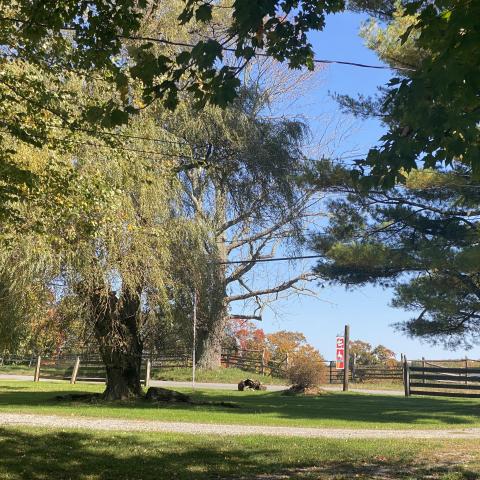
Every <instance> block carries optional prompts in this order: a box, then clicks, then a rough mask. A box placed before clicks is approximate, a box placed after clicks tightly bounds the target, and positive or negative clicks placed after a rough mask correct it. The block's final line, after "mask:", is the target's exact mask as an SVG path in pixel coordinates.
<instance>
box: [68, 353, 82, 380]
mask: <svg viewBox="0 0 480 480" xmlns="http://www.w3.org/2000/svg"><path fill="white" fill-rule="evenodd" d="M79 367H80V357H77V358H76V359H75V365H74V366H73V371H72V376H71V378H70V383H72V384H75V383H76V381H77V375H78V368H79Z"/></svg>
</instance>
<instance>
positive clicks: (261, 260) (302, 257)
mask: <svg viewBox="0 0 480 480" xmlns="http://www.w3.org/2000/svg"><path fill="white" fill-rule="evenodd" d="M322 257H323V255H298V256H295V257H277V258H259V259H257V260H228V261H225V262H216V263H217V265H238V264H246V263H265V262H289V261H291V260H305V259H308V258H322Z"/></svg>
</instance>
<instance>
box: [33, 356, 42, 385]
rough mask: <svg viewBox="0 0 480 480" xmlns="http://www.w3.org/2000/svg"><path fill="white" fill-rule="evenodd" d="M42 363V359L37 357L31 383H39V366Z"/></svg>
mask: <svg viewBox="0 0 480 480" xmlns="http://www.w3.org/2000/svg"><path fill="white" fill-rule="evenodd" d="M41 362H42V357H41V356H40V355H39V356H38V357H37V365H36V366H35V374H34V375H33V381H34V382H39V381H40V364H41Z"/></svg>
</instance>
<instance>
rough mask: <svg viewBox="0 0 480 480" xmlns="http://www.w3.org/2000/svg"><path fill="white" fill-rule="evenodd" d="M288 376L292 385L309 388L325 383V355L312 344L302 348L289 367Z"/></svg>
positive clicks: (296, 353)
mask: <svg viewBox="0 0 480 480" xmlns="http://www.w3.org/2000/svg"><path fill="white" fill-rule="evenodd" d="M287 378H288V380H289V381H290V382H291V384H292V385H294V386H296V387H298V388H300V389H303V390H305V389H307V388H311V387H317V386H319V385H321V384H322V383H325V381H326V379H327V367H326V365H325V363H324V359H323V357H322V356H321V355H320V353H318V351H317V350H316V349H315V348H313V347H312V346H311V345H305V346H304V347H302V348H300V349H299V350H298V351H297V352H295V355H294V356H293V358H292V361H291V364H290V365H289V367H288V368H287Z"/></svg>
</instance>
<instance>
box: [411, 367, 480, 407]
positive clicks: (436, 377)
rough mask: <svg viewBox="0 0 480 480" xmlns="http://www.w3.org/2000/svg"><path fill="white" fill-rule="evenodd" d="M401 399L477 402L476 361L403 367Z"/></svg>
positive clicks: (479, 370)
mask: <svg viewBox="0 0 480 480" xmlns="http://www.w3.org/2000/svg"><path fill="white" fill-rule="evenodd" d="M403 381H404V388H405V396H407V397H409V396H411V395H428V396H436V397H439V396H442V397H467V398H480V360H470V359H461V360H425V359H422V360H414V361H410V362H408V361H407V360H406V359H405V360H404V363H403Z"/></svg>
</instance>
